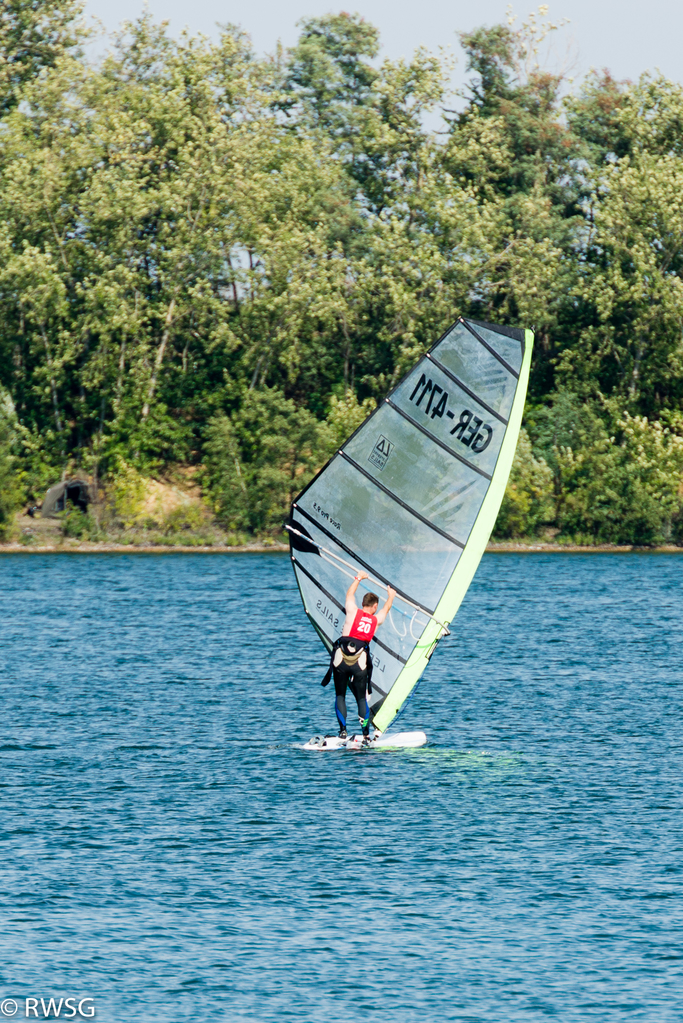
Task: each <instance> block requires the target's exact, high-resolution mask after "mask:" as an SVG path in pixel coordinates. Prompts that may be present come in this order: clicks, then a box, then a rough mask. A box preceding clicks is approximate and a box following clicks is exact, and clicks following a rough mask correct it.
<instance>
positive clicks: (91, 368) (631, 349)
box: [0, 0, 683, 544]
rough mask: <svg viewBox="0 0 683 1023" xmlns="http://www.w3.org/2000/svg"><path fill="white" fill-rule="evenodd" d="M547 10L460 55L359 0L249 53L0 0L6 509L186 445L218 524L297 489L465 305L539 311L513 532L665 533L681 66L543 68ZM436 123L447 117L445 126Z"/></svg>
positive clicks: (160, 465)
mask: <svg viewBox="0 0 683 1023" xmlns="http://www.w3.org/2000/svg"><path fill="white" fill-rule="evenodd" d="M543 10H544V9H541V15H540V16H539V17H537V18H535V17H531V18H530V19H529V20H528V21H527V23H526V24H524V25H522V26H520V27H516V26H515V24H514V23H512V24H501V25H495V26H493V27H486V28H481V29H478V30H477V31H474V32H471V33H467V34H463V35H461V37H460V42H461V46H462V51H463V57H462V59H463V60H464V61H465V62H466V68H467V72H468V75H469V79H468V86H467V89H466V90H465V92H464V94H463V95H462V96H460V97H455V100H454V97H453V96H452V95H451V92H450V85H449V83H450V77H451V67H450V66H449V64H448V61H447V60H446V59H445V58H443V57H442V56H440V55H435V54H433V53H429V52H427V51H426V50H424V49H419V50H417V51H416V52H415V54H414V55H413V56H412V58H410V59H409V60H407V59H406V60H388V59H387V60H379V58H378V53H379V45H380V41H379V34H378V31H377V29H375V28H374V27H373V26H372V25H370V24H368V23H367V22H366V21H364V20H363V19H362V18H360V17H359V16H357V15H349V14H330V15H327V16H325V17H321V18H310V19H307V20H305V21H304V22H303V23H302V25H301V33H300V36H299V39H298V42H297V43H296V45H295V46H294V47H292V48H291V49H284V48H278V50H277V51H276V52H275V53H274V54H272V55H269V56H266V57H259V56H257V55H256V54H255V53H254V51H253V49H252V47H251V44H250V41H249V38H248V36H246V35H245V34H244V33H243V32H242V31H241V30H240V29H238V28H235V27H226V28H224V29H223V30H222V31H221V34H220V36H219V37H218V39H217V40H216V41H210V40H208V39H205V38H203V37H191V36H189V35H183V36H181V37H180V38H179V39H174V38H173V37H171V35H170V34H169V33H168V31H167V28H166V27H165V26H164V25H163V24H161V25H159V24H156V23H154V21H153V19H152V18H151V16H150V15H148V14H146V15H144V16H143V17H141V18H140V19H139V20H138V21H136V22H134V23H130V24H126V25H124V26H123V27H122V29H121V31H120V33H119V34H118V35H117V36H116V37H115V38H113V39H112V40H111V45H110V48H109V51H108V53H107V55H106V56H105V57H103V58H98V59H94V58H92V57H89V56H88V51H87V50H86V39H87V30H86V28H85V26H84V24H83V22H82V20H81V10H80V6H79V4H78V3H77V2H74V0H43V2H42V3H40V4H36V3H34V2H33V0H7V2H6V3H4V4H3V9H2V13H1V14H0V57H1V58H2V59H1V60H0V526H1V527H2V528H3V529H4V531H5V533H7V531H8V530H9V528H10V524H11V520H12V516H13V511H14V509H15V508H16V507H17V506H18V505H19V503H20V502H22V501H31V500H38V499H40V498H41V497H42V494H43V492H44V490H45V488H46V486H47V485H49V484H50V483H52V482H54V481H55V480H57V479H59V478H61V476H62V474H63V473H64V472H71V471H73V470H75V469H76V468H78V469H80V470H82V471H85V472H89V473H91V474H92V475H93V477H94V478H95V479H96V481H98V484H101V483H104V484H105V485H106V484H107V483H108V482H110V483H111V484H112V486H119V488H120V487H121V485H122V484H121V481H122V480H123V481H125V480H127V479H131V478H139V477H141V476H145V475H152V474H155V473H157V474H158V473H163V472H164V471H165V470H166V469H168V467H169V466H173V465H177V464H183V465H194V466H197V467H198V470H197V471H198V473H199V478H200V480H201V483H202V487H203V491H204V493H205V495H206V497H207V500H208V501H209V502H210V505H211V507H212V510H213V512H214V513H215V515H216V516H217V517H218V519H219V521H221V522H222V523H223V524H224V525H225V526H226V527H227V528H229V529H233V530H241V531H246V532H252V533H261V534H263V533H267V532H269V531H271V532H272V531H273V530H277V529H279V527H280V524H281V522H282V519H283V515H284V513H285V510H286V507H287V505H288V502H289V500H290V499H291V497H292V496H293V494H295V493H296V492H298V490H299V489H301V486H302V485H303V483H304V482H306V480H307V479H309V478H310V476H311V474H312V473H313V472H314V471H315V470H316V469H317V468H319V466H320V465H321V464H322V463H323V462H324V460H325V459H326V458H327V457H329V454H330V453H331V452H332V451H333V450H334V449H335V447H336V445H338V444H339V443H340V441H341V440H342V439H343V438H344V436H346V435H347V434H348V433H349V432H350V431H351V430H352V429H353V428H355V426H357V425H358V423H359V422H361V421H362V419H363V418H364V416H365V415H367V413H368V412H369V411H370V410H371V409H372V408H374V406H375V404H376V402H377V401H378V400H380V399H381V398H382V397H383V395H384V394H385V393H386V392H387V390H388V389H389V388H390V387H391V386H393V385H394V384H395V383H396V381H397V380H398V379H399V378H400V377H401V376H402V375H403V374H404V373H405V372H406V370H407V369H408V368H410V366H411V365H412V364H413V363H414V362H415V361H416V360H417V358H418V357H419V355H420V354H421V353H422V352H423V351H424V350H425V349H426V348H427V347H428V346H429V345H430V344H431V343H433V341H434V340H435V339H436V338H437V337H438V336H439V335H440V333H442V331H443V329H444V328H445V326H447V325H448V324H449V323H451V322H452V321H453V320H454V319H455V318H456V316H458V315H464V316H468V317H472V318H475V319H480V320H488V321H491V322H494V323H503V324H512V325H520V326H530V327H532V328H533V329H534V330H535V332H536V345H535V353H534V362H533V369H532V378H531V384H530V391H529V400H528V405H527V411H526V416H525V425H524V430H523V432H522V435H521V438H520V443H519V446H518V451H517V457H516V460H515V465H514V468H513V473H512V477H511V480H510V484H509V486H508V491H507V495H506V499H505V502H504V505H503V508H502V510H501V515H500V517H499V521H498V524H497V527H496V529H497V533H498V535H500V536H533V535H538V534H539V533H541V534H542V533H543V532H544V531H546V532H547V531H548V530H550V531H551V532H552V533H554V534H557V535H559V536H560V537H568V538H569V537H572V538H574V539H577V538H579V539H584V540H590V541H595V540H599V541H612V542H633V543H645V544H647V543H655V542H661V541H662V540H672V541H678V540H679V539H682V538H683V494H682V492H681V490H682V488H681V479H682V473H683V415H682V414H681V401H682V399H683V281H682V270H683V209H682V205H683V89H682V88H681V86H680V85H679V84H677V83H673V82H670V81H667V80H666V79H664V78H662V77H661V76H659V75H652V74H645V75H643V76H642V78H641V79H640V80H639V81H638V82H636V83H631V82H618V81H615V80H614V79H613V78H612V77H611V76H610V74H609V73H607V72H602V73H593V74H591V75H589V76H588V77H587V78H586V79H585V80H584V81H583V82H581V83H580V84H579V85H577V86H576V87H573V86H572V85H571V84H570V83H569V82H568V81H567V80H566V78H565V76H564V75H563V73H562V72H561V71H558V70H556V69H549V68H548V67H544V62H543V60H542V53H543V47H544V45H545V42H546V40H547V37H548V34H549V33H551V32H552V31H553V26H552V25H550V24H549V23H548V22H547V21H545V20H544V18H543V13H542V12H543ZM433 125H437V127H436V128H435V127H433Z"/></svg>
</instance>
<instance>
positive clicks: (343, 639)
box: [320, 636, 372, 693]
mask: <svg viewBox="0 0 683 1023" xmlns="http://www.w3.org/2000/svg"><path fill="white" fill-rule="evenodd" d="M337 650H338V651H339V652H340V653H341V655H342V664H343V665H344V667H346V668H353V667H354V665H356V664H358V661H359V660H360V658H361V656H362V655H363V654H364V653H365V654H367V668H366V672H367V686H368V693H371V692H372V685H371V680H372V656H371V654H370V643H369V642H367V641H365V640H358V639H355V638H352V637H351V636H340V637H339V639H338V640H336V641H335V643H334V644H333V646H332V652H331V654H330V666H329V668H328V669H327V672H326V674H325V677H324V679H323V680H322V682H321V683H320V685H321V686H327V685H329V684H330V680H331V678H332V675H333V673H334V672H335V671H340V670H342V665H338V666H335V663H334V655H335V653H336V652H337Z"/></svg>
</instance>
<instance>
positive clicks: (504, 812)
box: [0, 554, 683, 1023]
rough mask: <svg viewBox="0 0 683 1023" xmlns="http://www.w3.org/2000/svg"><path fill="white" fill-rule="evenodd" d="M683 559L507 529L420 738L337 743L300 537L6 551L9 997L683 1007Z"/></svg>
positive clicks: (622, 1015) (432, 683) (259, 1014)
mask: <svg viewBox="0 0 683 1023" xmlns="http://www.w3.org/2000/svg"><path fill="white" fill-rule="evenodd" d="M682 579H683V558H681V557H679V556H678V555H656V554H655V555H647V554H630V555H623V554H621V555H571V554H565V555H543V554H487V555H486V556H485V557H484V560H483V562H482V565H481V567H480V569H479V572H478V573H477V576H476V578H475V580H474V583H473V584H472V587H471V588H470V591H469V594H468V596H467V598H466V601H465V603H464V604H463V607H462V609H461V611H460V613H459V615H458V617H457V618H456V622H455V626H454V628H453V635H452V636H451V637H450V638H448V639H446V640H444V641H443V642H442V643H441V644H440V646H439V647H438V649H437V651H436V653H435V654H434V657H433V658H432V661H431V663H430V666H429V669H428V672H427V675H426V677H425V679H424V681H423V682H422V684H421V685H420V687H419V688H418V690H417V692H416V693H415V695H414V696H413V698H412V699H411V701H410V702H409V704H408V706H407V708H406V709H405V711H404V713H403V715H402V717H401V718H400V721H399V724H400V728H401V730H408V729H415V728H421V729H424V730H425V731H426V732H427V734H428V737H429V740H430V742H429V745H428V746H426V747H424V748H422V749H418V750H404V751H381V750H376V751H363V752H360V753H348V752H347V753H327V754H315V753H307V752H305V751H303V750H301V749H299V748H297V744H301V743H302V742H304V741H305V740H306V739H308V738H309V737H310V736H311V735H312V734H315V733H319V732H321V731H324V730H328V731H332V730H334V728H335V718H334V709H333V699H334V694H333V693H332V694H330V690H323V689H321V687H320V685H319V681H320V678H321V677H322V675H323V673H324V671H325V667H326V658H325V654H324V651H323V649H322V647H321V646H320V644H319V641H318V640H317V638H316V636H315V635H314V634H313V632H312V629H311V628H310V626H309V625H308V623H307V621H306V618H305V615H304V613H303V610H302V608H301V605H300V601H299V597H298V593H297V590H296V587H295V584H294V580H293V577H292V573H291V569H290V565H289V561H288V559H287V557H286V556H277V555H209V556H207V555H199V554H198V555H192V554H189V555H188V554H177V555H163V556H154V555H149V556H148V555H56V556H49V555H47V556H43V555H6V556H3V557H2V558H0V629H1V634H0V663H1V666H2V678H3V687H2V691H3V713H2V721H1V724H0V910H1V913H2V927H0V1003H2V1004H0V1009H1V1008H2V1005H4V1004H5V1003H4V1001H3V1000H4V999H7V998H10V999H15V1000H16V1002H17V1005H18V1011H17V1014H16V1015H15V1017H14V1018H18V1019H23V1018H24V1008H25V1003H24V999H25V998H26V997H34V998H37V999H40V998H41V997H42V998H45V999H47V998H49V997H51V996H53V997H55V998H57V999H59V998H67V997H71V998H74V999H75V1000H76V1004H77V1003H78V1001H79V1000H80V999H83V998H90V999H92V1000H93V1001H92V1002H85V1003H83V1005H82V1009H83V1012H84V1015H85V1016H86V1017H87V1016H88V1014H89V1013H91V1008H92V1006H93V1005H94V1007H95V1009H96V1017H95V1018H96V1019H97V1020H99V1021H100V1023H129V1021H134V1020H135V1021H142V1023H148V1021H149V1023H152V1021H154V1023H156V1021H163V1023H185V1021H198V1023H199V1021H202V1023H206V1021H210V1020H221V1021H224V1020H225V1021H230V1023H232V1021H239V1023H241V1021H250V1023H252V1021H253V1023H281V1021H282V1023H286V1021H303V1023H318V1021H323V1020H328V1019H341V1018H347V1017H353V1018H355V1019H362V1020H369V1021H372V1023H375V1021H377V1023H379V1021H382V1023H418V1021H419V1023H439V1021H458V1023H480V1021H482V1023H483V1021H486V1023H491V1021H493V1023H517V1021H520V1023H522V1021H523V1023H532V1021H537V1020H538V1021H541V1020H559V1021H561V1023H586V1021H592V1020H595V1021H600V1023H612V1021H617V1020H619V1021H621V1020H629V1021H631V1020H633V1021H635V1020H647V1021H651V1023H669V1021H671V1023H674V1021H675V1023H680V1021H681V1020H682V1019H683V977H682V973H683V951H682V949H683V901H682V894H683V891H682V882H683V798H682V796H683V782H682V778H681V773H682V765H683V724H682V721H683V684H682V683H683V667H682V665H683V629H682V622H683V583H682ZM330 688H331V687H330ZM394 727H396V726H394ZM8 1005H9V1003H8ZM38 1005H39V1006H40V1002H38ZM9 1008H10V1009H11V1005H9ZM67 1009H68V1007H64V1008H63V1012H62V1015H63V1016H64V1015H66V1012H67ZM38 1011H39V1013H40V1014H41V1015H42V1009H41V1008H39V1010H38ZM69 1011H70V1009H69ZM0 1018H6V1017H0ZM31 1018H33V1017H31ZM39 1018H40V1016H39ZM67 1018H69V1017H67Z"/></svg>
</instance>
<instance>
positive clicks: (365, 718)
mask: <svg viewBox="0 0 683 1023" xmlns="http://www.w3.org/2000/svg"><path fill="white" fill-rule="evenodd" d="M367 681H368V677H367V671H362V672H361V671H358V672H357V673H354V677H353V679H349V689H350V690H351V692H352V693H353V695H354V696H355V697H356V703H357V704H358V718H359V720H360V724H361V728H362V729H363V735H366V736H367V735H369V734H370V707H369V706H368V700H367V696H366V687H367Z"/></svg>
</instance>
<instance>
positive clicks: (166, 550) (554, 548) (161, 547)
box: [0, 539, 683, 555]
mask: <svg viewBox="0 0 683 1023" xmlns="http://www.w3.org/2000/svg"><path fill="white" fill-rule="evenodd" d="M486 551H487V553H499V554H511V553H519V554H524V553H537V554H629V553H642V554H648V553H649V554H683V547H681V546H680V545H675V544H661V545H659V546H650V547H639V546H637V545H635V544H607V543H603V544H592V545H588V544H576V543H553V542H552V541H543V540H537V539H535V540H508V541H504V540H503V541H491V542H490V543H488V544H487V547H486ZM288 552H289V546H288V544H286V543H282V542H281V541H279V540H275V539H268V540H266V541H260V540H253V541H251V542H249V543H235V544H231V543H227V542H219V543H216V544H211V545H206V544H204V545H202V544H201V543H197V544H190V545H183V544H181V543H176V544H173V545H169V544H158V543H152V542H147V543H145V542H142V543H135V544H134V543H129V544H125V543H112V542H108V541H102V542H100V543H91V542H84V541H80V540H68V539H66V540H64V542H62V543H56V544H49V545H39V544H35V545H30V546H27V545H26V544H22V543H19V542H16V541H15V542H10V543H0V555H2V554H287V553H288Z"/></svg>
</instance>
